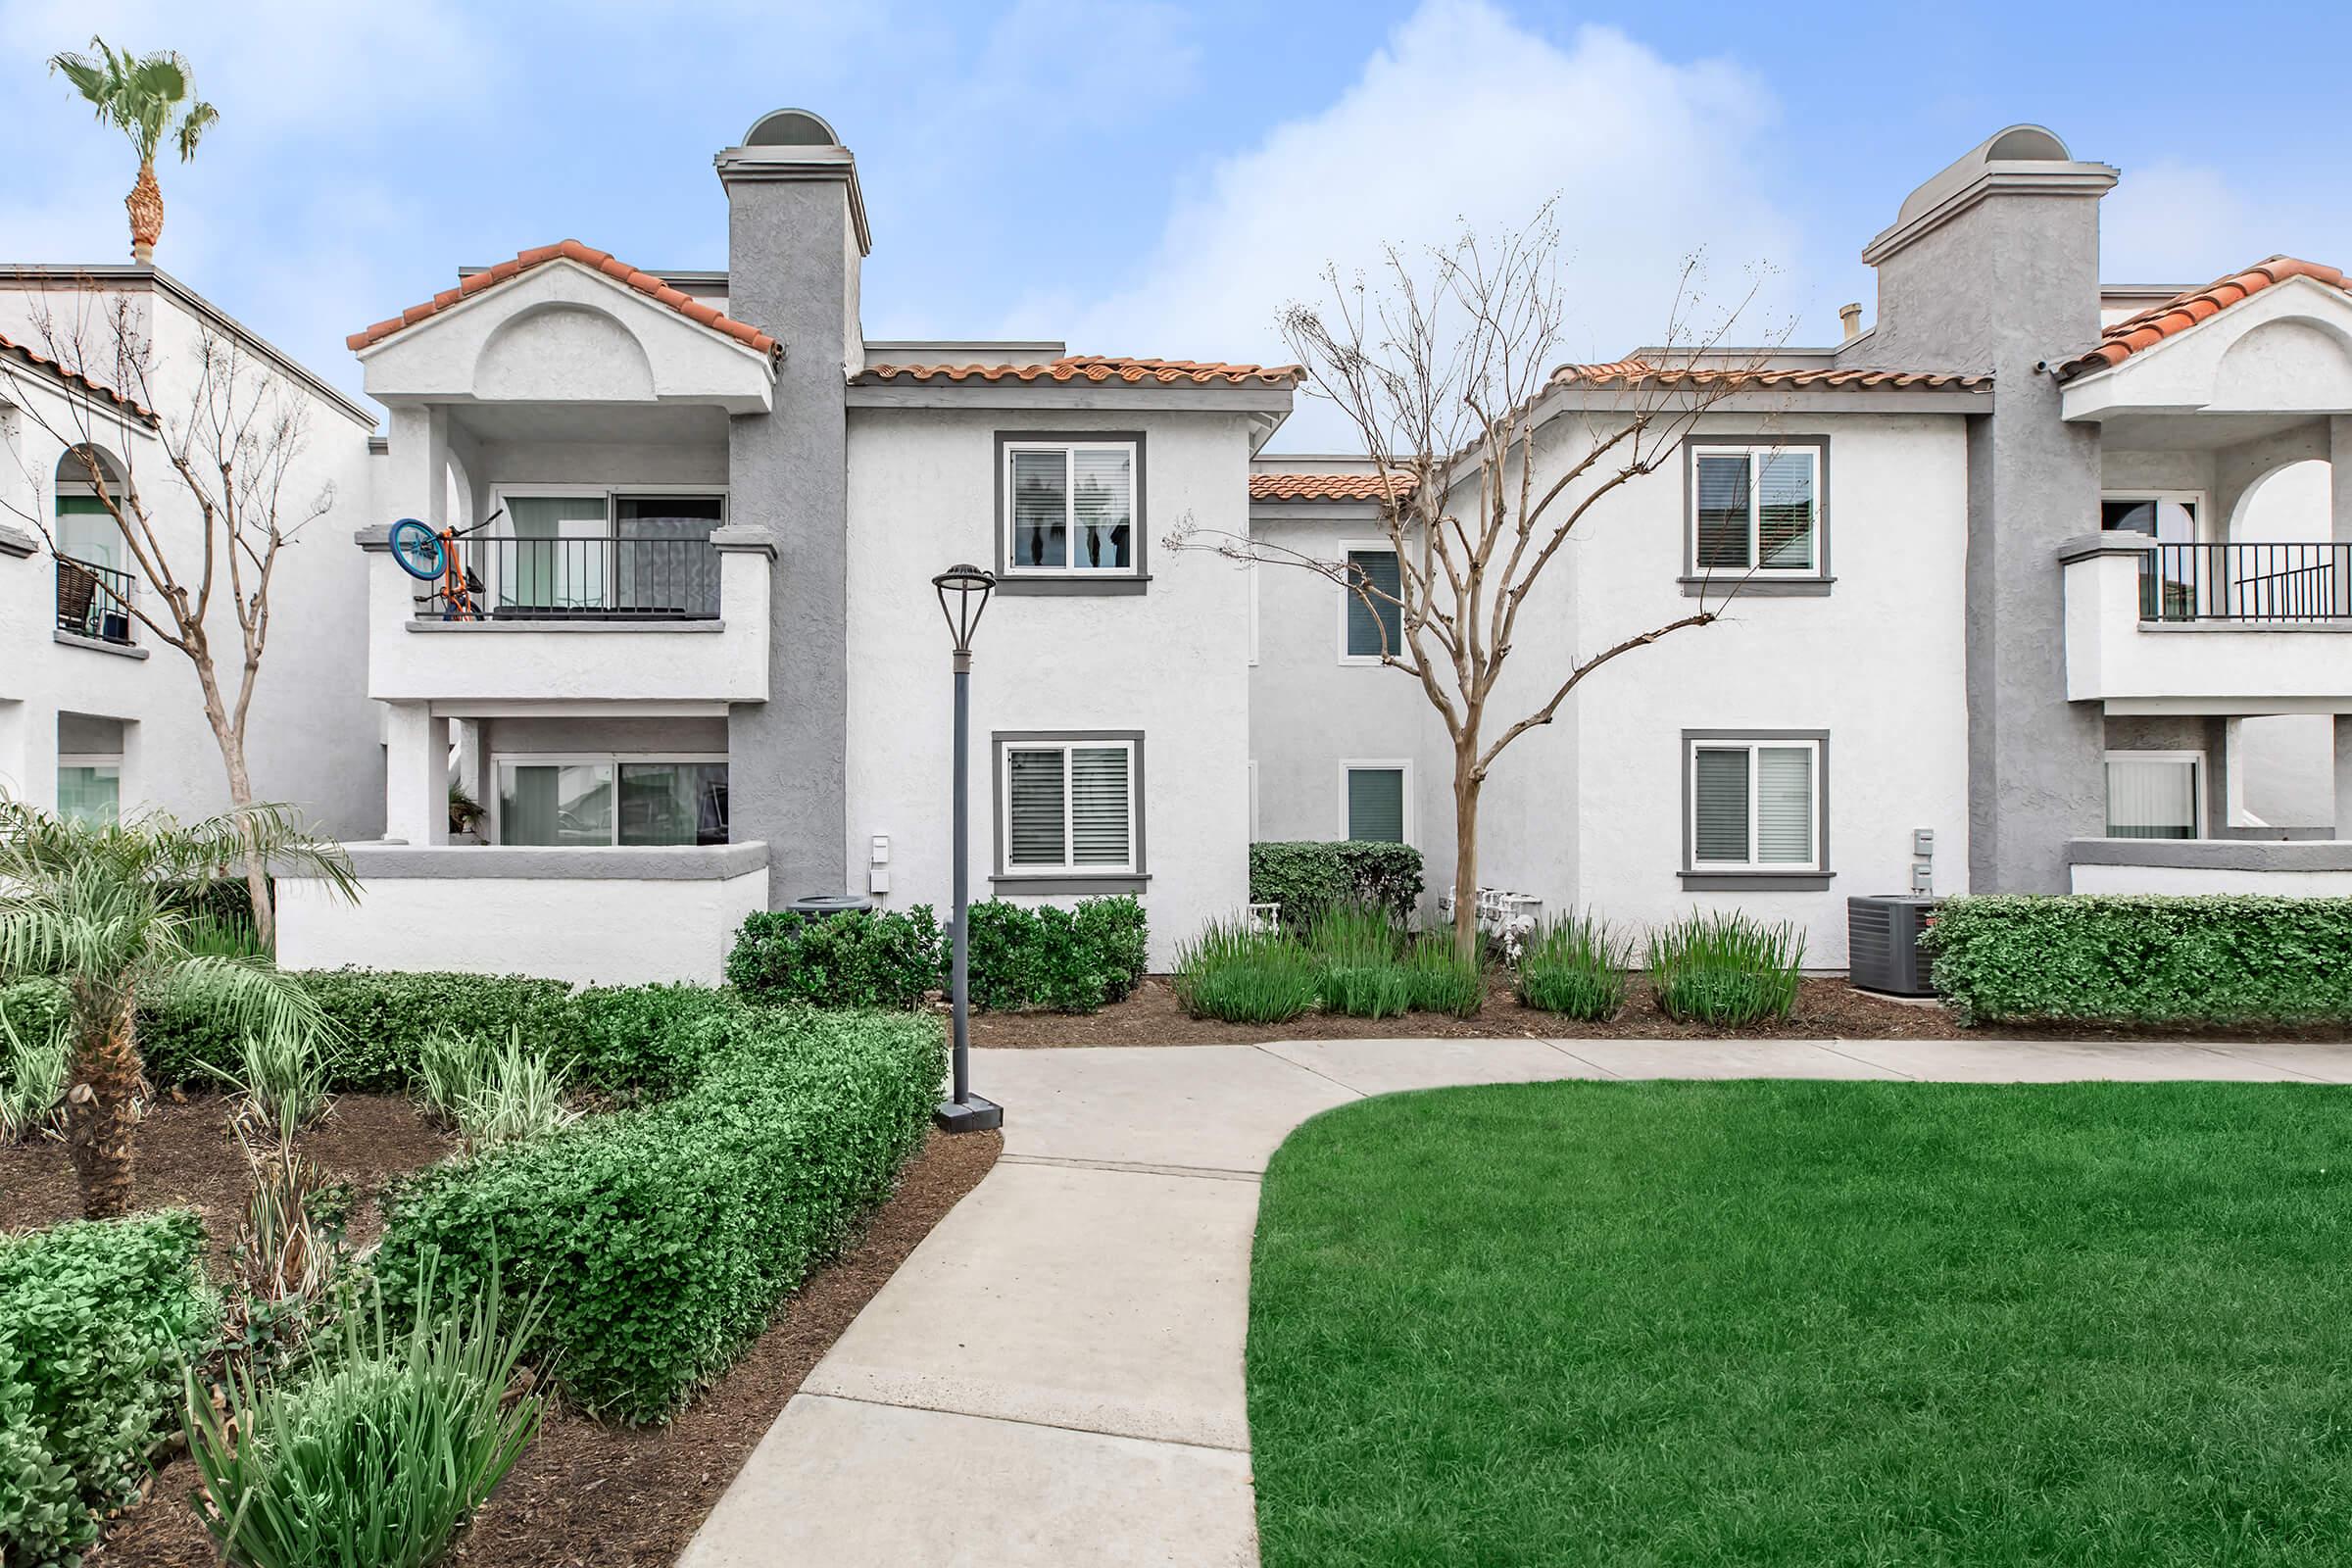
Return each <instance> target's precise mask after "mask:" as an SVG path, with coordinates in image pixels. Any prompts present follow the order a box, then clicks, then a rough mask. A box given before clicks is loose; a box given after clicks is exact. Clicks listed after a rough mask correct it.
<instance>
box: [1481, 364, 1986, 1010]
mask: <svg viewBox="0 0 2352 1568" xmlns="http://www.w3.org/2000/svg"><path fill="white" fill-rule="evenodd" d="M1698 433H1699V435H1700V436H1702V437H1704V438H1706V439H1716V438H1721V437H1728V436H1733V435H1738V434H1749V435H1757V436H1759V437H1760V438H1762V439H1765V440H1789V439H1794V438H1796V437H1800V436H1823V437H1826V438H1827V439H1828V441H1829V464H1828V468H1829V488H1828V491H1827V501H1828V508H1827V515H1828V519H1829V521H1828V527H1829V538H1830V560H1831V564H1832V566H1833V569H1834V571H1835V573H1836V582H1835V583H1834V585H1833V587H1832V591H1831V592H1830V594H1829V595H1828V596H1827V597H1812V598H1761V597H1750V598H1735V599H1733V600H1732V601H1731V602H1730V604H1729V606H1728V607H1727V608H1726V611H1725V615H1724V619H1722V620H1720V621H1718V622H1716V623H1715V624H1712V625H1708V626H1702V627H1697V628H1693V629H1691V630H1688V631H1680V632H1676V633H1674V634H1673V635H1672V636H1670V637H1668V638H1666V639H1664V640H1662V641H1660V642H1658V643H1656V644H1654V645H1652V646H1651V647H1648V648H1644V649H1641V650H1638V651H1637V652H1635V653H1633V654H1630V655H1628V656H1627V657H1626V658H1625V659H1623V660H1621V661H1620V662H1617V663H1615V664H1612V665H1610V666H1608V667H1607V668H1605V669H1603V670H1601V671H1600V672H1598V673H1596V674H1595V675H1593V677H1592V678H1591V679H1590V680H1588V681H1587V682H1586V684H1585V685H1584V686H1582V687H1580V688H1579V695H1578V698H1577V699H1576V708H1575V724H1576V731H1577V738H1578V749H1579V755H1580V756H1581V757H1582V758H1583V760H1584V768H1583V773H1582V778H1581V788H1582V796H1583V799H1582V808H1581V809H1580V810H1578V811H1576V812H1575V813H1573V814H1570V815H1568V816H1567V817H1566V818H1564V822H1565V824H1566V826H1567V827H1568V829H1569V830H1572V831H1574V832H1576V833H1578V834H1579V836H1580V844H1579V848H1578V851H1577V866H1578V872H1579V874H1578V877H1577V879H1576V881H1575V883H1574V884H1573V886H1574V890H1575V891H1574V902H1576V903H1578V904H1580V905H1585V906H1589V907H1593V908H1594V909H1596V910H1597V911H1599V912H1600V913H1602V914H1604V915H1607V916H1609V917H1610V918H1611V919H1613V920H1617V921H1621V922H1631V923H1633V924H1635V925H1647V924H1652V923H1655V922H1658V921H1661V920H1665V919H1668V918H1671V917H1673V916H1674V915H1675V914H1677V913H1678V912H1680V911H1681V910H1684V909H1687V908H1690V907H1702V908H1732V907H1736V908H1740V909H1743V910H1745V911H1747V912H1748V913H1750V914H1753V915H1757V916H1759V917H1762V918H1766V919H1789V920H1792V921H1794V922H1795V923H1796V925H1797V926H1798V928H1799V929H1800V930H1801V931H1803V933H1804V935H1805V962H1806V964H1807V966H1808V967H1814V968H1836V967H1841V966H1843V964H1844V963H1845V958H1846V940H1845V901H1846V899H1847V898H1848V897H1849V896H1852V895H1855V894H1872V893H1895V892H1902V891H1905V890H1907V889H1908V888H1909V886H1910V880H1911V879H1910V866H1911V833H1912V830H1913V829H1915V828H1923V827H1924V828H1932V829H1934V830H1935V833H1936V858H1935V864H1936V888H1937V891H1939V892H1944V893H1957V892H1960V891H1963V887H1964V878H1965V876H1966V867H1967V865H1968V846H1969V822H1968V808H1967V789H1968V766H1967V758H1966V754H1965V750H1964V746H1965V740H1964V738H1965V736H1966V734H1967V691H1966V687H1965V684H1964V681H1963V678H1962V669H1963V662H1964V661H1963V642H1964V635H1965V633H1964V623H1963V601H1962V594H1961V588H1960V584H1961V577H1962V573H1963V571H1964V569H1965V565H1964V560H1965V550H1966V538H1967V513H1966V508H1967V492H1966V489H1965V479H1964V472H1965V467H1966V462H1967V452H1966V448H1967V437H1966V434H1965V428H1964V420H1963V419H1962V418H1961V417H1954V416H1900V415H1888V416H1861V415H1847V416H1831V417H1822V416H1814V417H1808V416H1807V415H1806V412H1805V409H1804V405H1803V404H1802V402H1801V401H1798V402H1796V403H1794V404H1792V405H1791V406H1790V407H1789V408H1788V409H1787V410H1786V411H1785V412H1783V413H1781V414H1779V415H1778V416H1776V417H1769V418H1756V417H1748V416H1743V415H1729V414H1725V415H1710V416H1708V417H1704V418H1703V419H1702V420H1701V421H1700V424H1699V427H1698ZM1683 507H1684V498H1683V481H1682V476H1681V473H1680V471H1679V469H1670V470H1668V471H1666V472H1661V473H1659V474H1655V475H1652V476H1650V477H1649V478H1646V479H1642V480H1637V481H1635V482H1634V483H1632V484H1630V485H1628V486H1627V487H1626V489H1625V490H1624V491H1623V492H1622V493H1621V495H1620V496H1619V497H1618V498H1616V499H1615V500H1613V501H1612V503H1610V504H1608V505H1607V506H1606V507H1605V509H1603V510H1601V511H1596V513H1595V514H1594V515H1593V517H1592V518H1591V519H1590V521H1589V524H1588V525H1589V526H1590V528H1591V532H1590V533H1589V534H1588V535H1587V537H1586V539H1585V541H1584V543H1583V544H1582V545H1580V546H1579V548H1578V555H1577V557H1576V563H1577V581H1578V600H1579V605H1580V610H1579V619H1580V621H1581V623H1582V626H1583V642H1584V643H1585V644H1586V645H1587V650H1588V652H1589V651H1590V650H1592V649H1594V648H1600V647H1606V646H1608V645H1610V644H1612V643H1614V642H1616V641H1617V640H1618V639H1620V638H1621V637H1624V636H1626V635H1628V634H1630V633H1633V632H1637V631H1640V630H1642V629H1643V628H1644V627H1645V626H1649V625H1657V624H1663V623H1664V622H1665V621H1667V620H1670V619H1672V618H1674V617H1675V616H1677V615H1679V614H1683V613H1687V612H1689V611H1690V610H1691V609H1692V608H1694V605H1695V603H1696V602H1695V601H1693V600H1691V599H1688V598H1685V597H1683V596H1682V590H1681V586H1680V585H1679V584H1678V583H1677V581H1676V577H1677V575H1678V573H1679V571H1680V569H1681V560H1682V557H1681V550H1682V538H1683V534H1682V529H1683ZM1582 531H1584V529H1583V527H1580V532H1582ZM1523 702H1524V699H1523V698H1522V697H1519V696H1514V697H1513V698H1512V699H1511V706H1513V707H1518V706H1519V705H1521V704H1523ZM1776 729H1787V730H1820V731H1827V732H1828V735H1829V748H1830V756H1829V764H1828V769H1827V774H1828V782H1829V867H1830V870H1831V871H1832V872H1833V873H1834V877H1833V880H1832V881H1831V883H1830V885H1829V887H1828V888H1827V889H1826V890H1803V891H1793V890H1784V889H1780V888H1776V887H1773V886H1771V885H1770V884H1759V885H1755V886H1750V887H1743V888H1739V889H1735V890H1709V891H1698V890H1691V891H1686V890H1685V889H1684V887H1683V885H1682V879H1681V877H1680V876H1679V875H1678V872H1679V871H1680V870H1681V868H1682V865H1683V859H1682V857H1683V818H1682V813H1683V810H1684V805H1683V801H1684V794H1683V768H1684V765H1685V763H1684V758H1683V732H1684V731H1685V730H1723V731H1732V732H1739V731H1753V730H1776ZM1505 765H1506V767H1507V766H1508V764H1507V763H1506V764H1505ZM1516 776H1518V777H1520V778H1521V779H1522V780H1523V782H1521V783H1520V784H1519V785H1518V786H1517V787H1519V788H1523V789H1529V788H1537V787H1540V783H1539V780H1540V775H1531V774H1528V773H1526V772H1524V771H1523V772H1522V773H1520V774H1518V775H1516ZM1530 816H1531V819H1532V816H1533V813H1532V809H1531V813H1530ZM1490 858H1495V852H1490Z"/></svg>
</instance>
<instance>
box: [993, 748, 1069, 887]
mask: <svg viewBox="0 0 2352 1568" xmlns="http://www.w3.org/2000/svg"><path fill="white" fill-rule="evenodd" d="M1062 765H1063V763H1062V752H1061V750H1060V748H1058V747H1056V748H1055V749H1054V750H1053V751H1014V752H1010V753H1008V754H1006V756H1005V803H1006V816H1007V818H1008V821H1007V827H1006V839H1007V842H1006V844H1005V863H1006V864H1008V865H1066V864H1068V863H1069V862H1068V858H1067V857H1066V855H1065V853H1064V852H1065V850H1066V847H1067V845H1068V839H1067V838H1066V837H1065V830H1066V829H1067V827H1068V816H1067V812H1066V811H1065V809H1064V800H1063V793H1062Z"/></svg>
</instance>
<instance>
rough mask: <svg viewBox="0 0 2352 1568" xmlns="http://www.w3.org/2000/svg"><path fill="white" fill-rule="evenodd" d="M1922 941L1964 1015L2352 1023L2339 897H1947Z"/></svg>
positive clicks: (2351, 942)
mask: <svg viewBox="0 0 2352 1568" xmlns="http://www.w3.org/2000/svg"><path fill="white" fill-rule="evenodd" d="M1926 946H1927V948H1928V951H1929V952H1930V953H1932V954H1933V955H1935V959H1936V989H1937V990H1939V991H1941V992H1942V993H1943V994H1944V995H1945V996H1946V997H1948V998H1950V999H1951V1001H1952V1003H1953V1004H1954V1005H1956V1006H1958V1007H1959V1009H1960V1012H1961V1015H1962V1016H1963V1017H1965V1018H1967V1019H1969V1020H1970V1021H1971V1022H1986V1023H1992V1022H2001V1021H2006V1020H2021V1021H2031V1020H2037V1019H2046V1020H2064V1021H2088V1022H2101V1023H2120V1024H2217V1025H2227V1024H2298V1023H2339V1024H2340V1023H2347V1022H2352V899H2283V898H2250V897H2203V898H2154V897H2150V898H2117V897H2104V896H2102V897H2077V896H2069V897H2061V898H2033V897H2003V898H1968V899H1948V900H1946V901H1945V902H1944V903H1943V905H1942V906H1941V907H1940V908H1938V909H1937V910H1936V923H1935V924H1934V925H1933V926H1932V927H1930V929H1929V932H1928V937H1927V943H1926Z"/></svg>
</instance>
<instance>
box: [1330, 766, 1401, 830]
mask: <svg viewBox="0 0 2352 1568" xmlns="http://www.w3.org/2000/svg"><path fill="white" fill-rule="evenodd" d="M1359 772H1360V773H1401V774H1402V775H1403V778H1402V779H1401V780H1400V782H1399V785H1398V787H1399V788H1400V789H1401V790H1402V791H1403V794H1404V824H1403V825H1404V839H1403V841H1402V842H1404V843H1406V844H1410V845H1412V846H1413V847H1414V848H1415V849H1418V848H1420V846H1421V824H1420V822H1419V820H1418V819H1417V813H1416V812H1415V811H1414V809H1413V760H1412V759H1411V758H1409V757H1344V758H1342V759H1340V772H1339V779H1340V830H1339V832H1338V834H1337V835H1336V837H1338V838H1339V839H1340V840H1341V841H1342V842H1343V843H1345V842H1347V841H1348V826H1349V824H1348V774H1350V773H1359ZM1365 842H1367V843H1369V842H1371V841H1370V840H1366V841H1365Z"/></svg>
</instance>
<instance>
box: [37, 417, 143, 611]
mask: <svg viewBox="0 0 2352 1568" xmlns="http://www.w3.org/2000/svg"><path fill="white" fill-rule="evenodd" d="M93 464H94V465H95V466H96V467H97V470H98V472H97V475H96V476H95V477H94V478H93V476H92V474H91V472H90V469H91V466H92V465H93ZM101 486H103V487H104V489H103V494H102V492H101V488H100V487H101ZM123 492H124V482H123V465H122V464H121V463H120V462H118V461H117V460H116V459H115V457H114V455H113V454H112V453H110V452H108V451H106V450H105V449H104V448H103V447H95V446H77V447H69V448H67V449H66V451H65V452H64V453H62V454H60V455H59V457H58V460H57V502H56V512H55V514H54V516H55V523H54V529H55V533H56V538H57V554H58V557H59V561H58V567H57V625H58V629H59V630H60V631H65V632H71V633H73V635H75V636H77V637H89V638H93V639H95V640H97V641H99V642H108V643H128V642H129V641H130V640H131V637H130V626H131V620H130V613H129V612H128V611H127V610H126V609H125V608H124V602H125V601H126V600H128V599H129V598H130V596H131V594H132V593H133V591H134V583H133V580H132V576H131V572H130V569H129V567H130V552H129V551H128V550H127V549H125V548H124V546H123V529H122V525H121V524H119V523H117V522H116V521H115V516H116V513H115V512H114V511H110V510H109V508H110V506H111V507H113V508H115V509H120V508H121V507H122V506H123Z"/></svg>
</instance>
